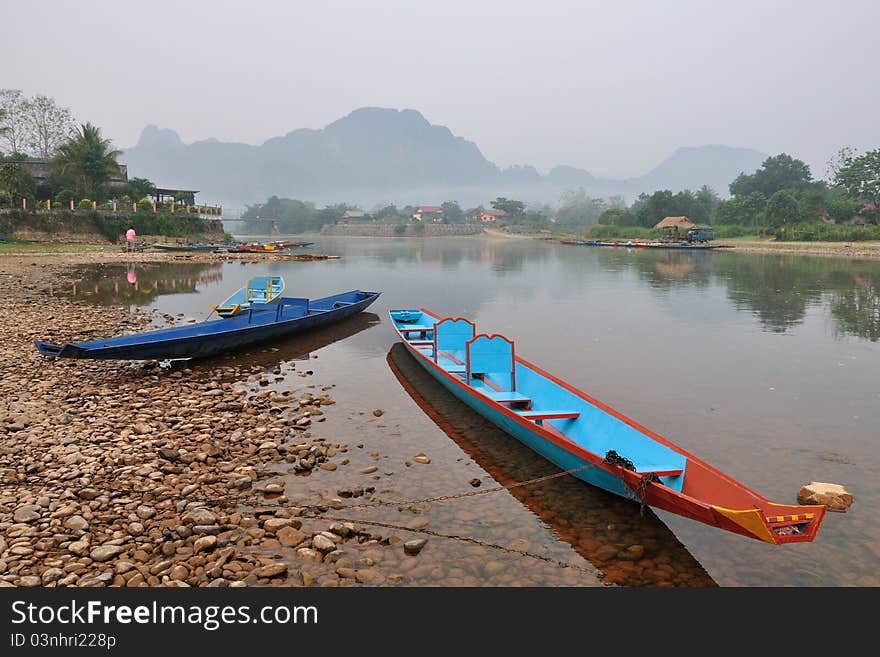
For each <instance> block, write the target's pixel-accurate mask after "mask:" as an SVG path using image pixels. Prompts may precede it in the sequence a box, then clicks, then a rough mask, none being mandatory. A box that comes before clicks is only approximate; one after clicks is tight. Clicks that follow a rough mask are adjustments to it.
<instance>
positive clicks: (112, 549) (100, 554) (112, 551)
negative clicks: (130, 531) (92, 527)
mask: <svg viewBox="0 0 880 657" xmlns="http://www.w3.org/2000/svg"><path fill="white" fill-rule="evenodd" d="M124 551H125V550H123V549H122V548H121V547H120V546H118V545H99V546H98V547H96V548H95V549H94V550H92V551H91V552H90V553H89V556H90V557H91V558H92V559H93V560H95V561H107V560H108V559H112V558H113V557H115V556H117V555H118V554H121V553H122V552H124Z"/></svg>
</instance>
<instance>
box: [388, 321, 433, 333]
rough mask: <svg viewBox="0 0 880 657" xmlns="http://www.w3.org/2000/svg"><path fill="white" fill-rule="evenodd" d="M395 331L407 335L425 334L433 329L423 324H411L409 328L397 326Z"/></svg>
mask: <svg viewBox="0 0 880 657" xmlns="http://www.w3.org/2000/svg"><path fill="white" fill-rule="evenodd" d="M397 330H398V331H400V332H401V333H403V334H405V335H408V334H410V333H427V332H428V331H433V330H434V327H433V326H426V325H424V324H413V325H411V326H398V327H397Z"/></svg>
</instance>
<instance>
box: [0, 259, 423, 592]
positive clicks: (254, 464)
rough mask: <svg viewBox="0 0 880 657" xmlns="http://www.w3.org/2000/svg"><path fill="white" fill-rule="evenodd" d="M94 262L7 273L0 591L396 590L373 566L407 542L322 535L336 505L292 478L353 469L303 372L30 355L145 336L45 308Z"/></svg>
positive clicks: (136, 319) (328, 531) (0, 399)
mask: <svg viewBox="0 0 880 657" xmlns="http://www.w3.org/2000/svg"><path fill="white" fill-rule="evenodd" d="M160 255H162V256H163V259H167V258H168V256H166V255H165V254H160ZM93 256H94V254H78V255H66V256H64V257H59V256H58V255H57V254H56V255H54V256H36V255H29V256H25V257H4V258H0V278H2V280H3V282H4V286H3V289H4V290H5V292H4V293H3V295H2V296H0V313H2V314H3V317H4V318H5V319H4V322H3V325H2V328H0V338H2V340H0V356H2V357H0V472H2V475H3V476H2V485H0V586H26V587H34V586H37V587H39V586H44V587H55V586H111V585H114V586H247V585H265V584H271V585H284V586H302V585H321V586H346V585H355V584H358V583H362V584H379V583H386V582H387V583H391V582H394V581H395V578H397V579H401V578H402V576H401V575H396V574H395V573H382V572H380V571H379V570H378V569H376V568H373V567H371V564H373V563H374V561H373V560H376V561H378V560H379V559H380V557H379V553H380V551H382V550H390V549H395V550H400V551H403V549H404V547H403V546H402V545H401V544H400V543H402V540H401V539H396V538H395V539H389V538H383V537H382V536H380V535H377V534H373V533H371V532H370V531H367V530H366V529H363V528H361V527H358V526H355V525H354V524H351V523H347V522H346V523H343V522H333V521H331V520H329V519H327V520H324V519H322V514H323V513H324V512H325V511H327V510H328V509H332V508H339V507H340V506H341V504H342V500H341V499H336V498H327V499H314V495H313V494H312V495H311V496H304V495H302V494H298V493H297V492H296V491H295V490H292V488H291V484H290V479H293V480H296V477H290V476H289V475H285V474H284V473H285V472H286V473H289V474H294V475H296V474H300V475H303V474H309V473H312V476H315V475H318V476H320V473H321V472H322V471H332V470H336V469H337V468H341V467H343V466H345V465H346V464H347V463H348V462H349V461H348V458H347V457H346V454H347V452H348V451H349V446H348V445H347V444H345V443H338V442H332V441H330V440H327V439H325V438H324V437H321V436H318V435H316V434H315V433H314V432H313V429H314V425H315V423H318V422H321V421H322V420H323V419H324V417H323V415H324V411H323V410H322V409H325V408H326V407H327V406H330V405H332V404H333V403H334V402H333V400H332V399H331V398H330V396H329V394H328V390H329V388H327V389H315V386H314V385H313V384H310V383H309V375H310V374H311V372H310V371H305V372H300V371H298V370H296V369H295V364H293V363H289V364H288V363H281V362H279V363H277V364H275V365H274V366H272V365H270V366H269V368H268V369H267V367H266V364H265V363H261V364H255V363H254V361H253V360H249V359H247V358H242V359H218V360H217V361H216V362H213V363H212V362H207V363H200V364H198V365H193V367H192V368H189V367H187V368H184V369H176V370H175V369H163V368H160V367H157V366H154V365H152V366H151V364H149V363H148V364H140V365H136V364H132V363H128V362H124V361H123V362H116V361H88V360H73V359H51V358H46V357H44V356H41V355H40V354H39V353H38V352H37V351H36V349H35V348H34V346H33V340H34V339H36V338H50V339H53V340H57V341H76V340H88V339H93V338H95V337H99V336H102V335H115V334H119V333H123V332H133V331H137V330H142V328H143V326H144V325H145V324H147V323H149V322H150V321H151V317H149V316H146V315H138V314H132V313H129V312H128V310H127V309H124V308H120V307H109V308H108V307H100V308H98V307H93V306H88V305H84V304H81V303H78V302H72V301H68V300H65V299H61V298H58V297H54V296H51V295H49V294H48V293H47V292H46V290H48V289H49V288H50V287H51V286H59V285H64V284H67V283H69V281H70V275H71V265H73V264H82V263H83V262H84V261H91V260H90V259H91V258H92V257H93ZM125 257H126V258H149V257H152V255H146V254H137V255H134V256H131V255H127V256H125ZM23 297H26V298H27V299H28V303H27V304H22V303H21V299H22V298H23ZM263 351H266V352H271V351H273V350H272V349H271V348H266V349H264V350H263ZM262 360H265V358H263V359H262ZM270 384H271V386H272V388H269V385H270ZM351 474H352V477H351V479H352V480H353V483H352V485H351V486H350V487H347V488H345V490H344V491H341V492H340V494H342V495H343V496H349V497H361V498H362V500H364V501H369V500H370V499H371V498H372V495H373V493H372V489H371V488H369V487H366V488H365V487H364V486H363V484H362V483H361V485H360V486H358V485H357V483H356V482H354V480H358V481H361V482H362V480H363V479H364V476H363V474H362V473H359V472H358V471H356V470H352V473H351ZM287 495H290V499H289V498H288V496H287ZM352 546H355V547H356V548H357V550H356V553H357V554H353V551H352V549H351V547H352ZM407 549H408V550H415V551H416V552H418V549H420V548H419V546H416V547H413V546H409V548H407ZM371 555H372V559H371V558H370V557H371ZM356 557H357V558H358V559H360V560H359V561H356Z"/></svg>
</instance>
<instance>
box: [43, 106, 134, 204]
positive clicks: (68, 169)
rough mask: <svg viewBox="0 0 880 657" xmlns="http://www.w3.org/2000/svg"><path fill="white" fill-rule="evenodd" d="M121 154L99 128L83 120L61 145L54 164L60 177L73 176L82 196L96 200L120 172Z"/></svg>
mask: <svg viewBox="0 0 880 657" xmlns="http://www.w3.org/2000/svg"><path fill="white" fill-rule="evenodd" d="M120 155H122V151H120V150H116V149H114V148H113V144H112V143H111V141H110V140H109V139H104V138H103V137H101V129H100V128H98V127H96V126H94V125H92V124H91V123H84V124H83V125H81V126H80V129H79V130H78V131H77V133H76V134H75V135H74V137H73V138H71V139H70V140H69V141H67V142H65V143H64V144H62V145H61V146H59V147H58V153H57V154H56V155H55V158H54V159H53V161H52V164H53V167H54V169H55V173H56V175H57V176H58V177H60V178H73V180H74V181H75V185H76V189H77V191H78V192H79V193H80V194H81V195H83V196H84V197H86V198H90V199H96V198H97V197H98V196H99V195H101V192H102V187H103V186H104V185H105V184H106V183H107V182H108V181H109V180H110V177H111V176H112V175H113V174H119V173H120V169H119V164H118V163H117V162H116V158H117V157H119V156H120Z"/></svg>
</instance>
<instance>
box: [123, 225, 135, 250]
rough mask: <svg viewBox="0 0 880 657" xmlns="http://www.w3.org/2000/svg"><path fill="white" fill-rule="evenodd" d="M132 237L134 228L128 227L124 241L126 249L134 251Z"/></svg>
mask: <svg viewBox="0 0 880 657" xmlns="http://www.w3.org/2000/svg"><path fill="white" fill-rule="evenodd" d="M134 238H135V233H134V228H129V229H128V230H127V231H125V243H126V248H127V250H128V251H134Z"/></svg>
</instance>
